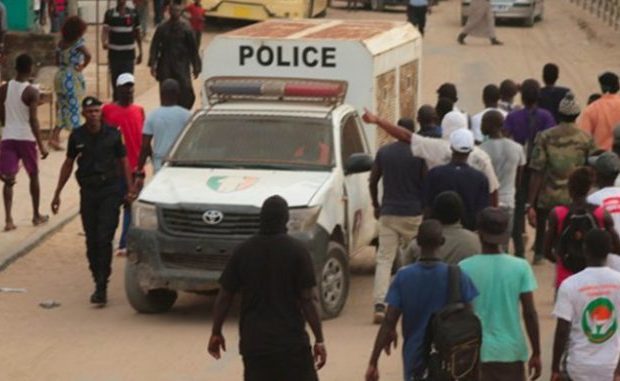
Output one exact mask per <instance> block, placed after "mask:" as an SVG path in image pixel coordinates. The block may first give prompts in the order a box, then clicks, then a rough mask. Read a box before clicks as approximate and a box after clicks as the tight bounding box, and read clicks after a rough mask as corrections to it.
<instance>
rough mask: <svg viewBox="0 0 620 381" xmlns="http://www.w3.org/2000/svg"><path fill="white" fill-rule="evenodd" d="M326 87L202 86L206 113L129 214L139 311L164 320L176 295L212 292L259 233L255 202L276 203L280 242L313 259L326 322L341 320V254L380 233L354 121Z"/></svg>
mask: <svg viewBox="0 0 620 381" xmlns="http://www.w3.org/2000/svg"><path fill="white" fill-rule="evenodd" d="M327 82H328V83H323V84H322V83H319V84H312V83H308V81H305V82H303V81H302V82H296V81H291V80H275V81H273V82H271V83H266V82H264V80H260V79H255V80H252V79H250V80H245V81H239V80H236V79H235V80H230V79H222V80H218V79H215V80H209V81H208V82H207V84H206V88H207V89H208V92H209V94H208V97H209V100H210V102H212V104H211V105H210V106H208V107H207V108H205V109H203V110H201V111H198V112H197V113H196V114H195V115H194V116H193V118H192V120H191V121H190V122H189V125H188V126H187V128H186V129H185V130H184V132H183V133H182V135H181V136H180V137H179V139H178V140H177V142H176V143H175V145H174V147H173V148H172V151H171V153H170V155H169V159H168V160H167V162H166V164H165V165H164V166H163V168H162V169H161V170H160V171H159V172H158V173H157V175H156V176H155V177H154V178H153V180H152V181H151V182H150V183H149V184H148V185H147V186H146V187H145V188H144V190H143V191H142V193H141V194H140V197H139V199H138V200H137V201H136V202H135V204H134V222H133V226H132V228H131V229H130V232H129V237H128V241H129V242H128V256H129V260H128V263H127V267H126V284H125V286H126V293H127V296H128V299H129V302H130V304H131V305H132V306H133V307H134V308H135V309H136V310H137V311H139V312H146V313H148V312H163V311H166V310H168V309H169V308H170V307H172V305H173V303H174V301H175V299H176V295H177V291H194V292H205V291H209V290H212V289H214V288H216V287H217V281H218V279H219V277H220V275H221V272H222V270H223V269H224V267H225V266H226V263H227V262H228V259H229V258H230V256H231V254H232V252H233V250H234V248H235V247H236V246H237V245H238V244H239V243H241V242H242V241H244V240H246V239H247V238H248V237H250V236H251V235H253V234H256V233H257V232H258V229H259V211H260V207H261V205H262V203H263V201H264V200H265V199H266V198H268V197H269V196H272V195H274V194H278V195H280V196H282V197H284V198H285V199H286V200H287V202H288V204H289V207H290V222H289V225H288V228H289V233H291V234H292V235H293V236H295V237H296V238H298V239H300V240H302V241H303V242H304V243H305V244H306V246H307V248H308V249H309V250H310V252H311V254H312V258H313V263H314V266H315V270H316V276H317V283H318V288H319V293H320V306H321V310H322V313H323V317H325V318H331V317H335V316H337V315H338V314H339V313H340V311H341V310H342V308H343V306H344V304H345V301H346V299H347V294H348V289H349V273H348V253H349V252H352V251H354V250H356V249H358V248H360V247H362V246H366V245H368V244H369V243H370V242H371V241H372V240H373V239H374V238H375V237H376V232H377V228H376V221H375V219H374V217H373V211H372V206H371V202H370V195H369V190H368V171H369V170H370V168H371V166H372V162H373V159H372V157H371V155H370V150H369V146H368V143H367V141H366V137H365V135H364V130H363V128H362V123H361V120H360V118H359V116H358V114H357V112H356V111H355V109H354V108H353V107H351V106H350V105H346V104H341V103H340V102H341V101H342V99H343V98H344V97H343V95H342V93H343V89H344V92H345V93H346V84H344V83H337V82H336V81H327ZM336 93H338V94H336ZM277 94H280V95H277ZM330 94H331V95H330Z"/></svg>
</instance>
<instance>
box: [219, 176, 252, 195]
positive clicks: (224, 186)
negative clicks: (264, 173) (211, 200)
mask: <svg viewBox="0 0 620 381" xmlns="http://www.w3.org/2000/svg"><path fill="white" fill-rule="evenodd" d="M257 182H258V177H250V176H212V177H209V178H208V179H207V186H208V187H209V188H211V189H213V190H214V191H216V192H220V193H231V192H237V191H241V190H244V189H248V188H250V187H251V186H253V185H254V184H256V183H257Z"/></svg>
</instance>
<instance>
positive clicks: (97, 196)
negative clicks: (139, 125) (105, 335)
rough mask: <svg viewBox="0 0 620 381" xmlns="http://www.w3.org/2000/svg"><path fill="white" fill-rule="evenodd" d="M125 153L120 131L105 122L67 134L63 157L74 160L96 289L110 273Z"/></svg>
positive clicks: (106, 279)
mask: <svg viewBox="0 0 620 381" xmlns="http://www.w3.org/2000/svg"><path fill="white" fill-rule="evenodd" d="M126 155H127V153H126V151H125V146H124V144H123V140H122V137H121V133H120V132H119V131H118V130H117V129H115V128H112V127H109V126H106V125H102V126H101V130H100V131H99V132H98V133H97V134H92V133H90V132H89V131H88V129H87V128H86V127H85V126H84V125H82V126H81V127H80V128H77V129H75V130H74V131H73V132H72V133H71V136H70V137H69V143H68V146H67V157H69V158H71V159H73V160H76V161H77V166H78V169H77V171H76V173H75V175H76V178H77V181H78V183H79V185H80V215H81V217H82V225H83V227H84V232H85V233H86V247H87V256H88V262H89V266H90V271H91V273H92V275H93V278H94V280H95V283H96V284H97V288H98V289H99V288H103V289H105V288H106V284H107V281H108V278H109V276H110V273H111V263H112V240H113V239H114V233H115V231H116V228H117V226H118V218H119V213H120V206H121V202H122V200H123V193H122V192H121V188H120V185H119V184H120V183H121V181H120V179H121V177H122V173H123V171H122V168H121V166H120V165H119V160H120V159H122V158H124V157H125V156H126Z"/></svg>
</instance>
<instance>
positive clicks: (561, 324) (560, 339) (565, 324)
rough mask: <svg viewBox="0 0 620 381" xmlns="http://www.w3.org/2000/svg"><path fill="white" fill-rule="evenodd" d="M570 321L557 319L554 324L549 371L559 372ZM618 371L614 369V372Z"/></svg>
mask: <svg viewBox="0 0 620 381" xmlns="http://www.w3.org/2000/svg"><path fill="white" fill-rule="evenodd" d="M570 325H571V324H570V322H569V321H567V320H564V319H558V321H557V324H556V326H555V337H554V338H553V358H552V360H551V371H552V372H553V373H560V362H561V361H562V355H563V354H564V350H565V349H566V345H567V344H568V335H569V334H570ZM617 372H618V371H617V370H616V373H617Z"/></svg>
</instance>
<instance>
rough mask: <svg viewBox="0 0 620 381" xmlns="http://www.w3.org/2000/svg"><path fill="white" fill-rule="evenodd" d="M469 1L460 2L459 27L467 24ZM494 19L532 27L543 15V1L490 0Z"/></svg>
mask: <svg viewBox="0 0 620 381" xmlns="http://www.w3.org/2000/svg"><path fill="white" fill-rule="evenodd" d="M470 3H471V0H461V25H465V24H466V23H467V17H468V16H469V5H470ZM491 5H492V6H493V12H494V13H495V18H500V19H520V20H523V23H524V24H525V25H526V26H534V23H535V22H536V20H542V19H543V17H544V13H545V8H544V0H491Z"/></svg>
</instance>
